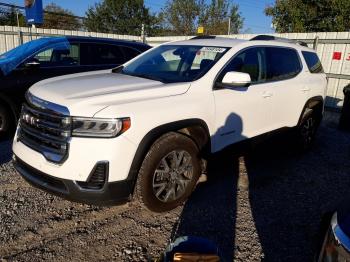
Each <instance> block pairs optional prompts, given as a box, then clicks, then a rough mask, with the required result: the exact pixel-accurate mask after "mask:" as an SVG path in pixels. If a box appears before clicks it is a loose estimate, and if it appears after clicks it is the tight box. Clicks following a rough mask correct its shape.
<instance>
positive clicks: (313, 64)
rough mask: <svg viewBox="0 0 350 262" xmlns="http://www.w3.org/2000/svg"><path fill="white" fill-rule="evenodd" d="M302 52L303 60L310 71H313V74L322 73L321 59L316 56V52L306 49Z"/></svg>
mask: <svg viewBox="0 0 350 262" xmlns="http://www.w3.org/2000/svg"><path fill="white" fill-rule="evenodd" d="M302 53H303V56H304V59H305V62H306V64H307V66H308V68H309V70H310V72H311V73H314V74H319V73H324V70H323V67H322V64H321V61H320V59H319V58H318V56H317V54H316V53H313V52H307V51H303V52H302Z"/></svg>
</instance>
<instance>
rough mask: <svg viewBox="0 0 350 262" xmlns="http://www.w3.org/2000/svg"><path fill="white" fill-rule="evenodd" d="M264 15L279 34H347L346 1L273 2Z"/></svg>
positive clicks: (349, 6)
mask: <svg viewBox="0 0 350 262" xmlns="http://www.w3.org/2000/svg"><path fill="white" fill-rule="evenodd" d="M265 14H266V15H268V16H271V17H272V21H273V25H274V27H275V29H276V31H277V32H279V33H288V32H326V31H328V32H329V31H336V32H340V31H349V30H350V19H349V17H350V1H349V0H276V1H275V3H274V5H272V6H269V7H267V8H266V9H265Z"/></svg>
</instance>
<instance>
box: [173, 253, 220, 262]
mask: <svg viewBox="0 0 350 262" xmlns="http://www.w3.org/2000/svg"><path fill="white" fill-rule="evenodd" d="M179 261H181V262H220V258H219V257H218V256H217V255H211V254H197V253H175V255H174V262H179Z"/></svg>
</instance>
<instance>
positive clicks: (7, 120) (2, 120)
mask: <svg viewBox="0 0 350 262" xmlns="http://www.w3.org/2000/svg"><path fill="white" fill-rule="evenodd" d="M13 127H14V119H13V116H12V113H11V111H10V110H8V109H7V107H5V106H3V105H1V104H0V138H7V137H9V135H10V133H11V131H12V130H13V129H14V128H13Z"/></svg>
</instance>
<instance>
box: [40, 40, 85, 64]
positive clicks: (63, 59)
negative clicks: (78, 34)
mask: <svg viewBox="0 0 350 262" xmlns="http://www.w3.org/2000/svg"><path fill="white" fill-rule="evenodd" d="M34 60H35V61H38V62H39V63H40V65H41V66H42V67H56V66H74V65H78V64H79V45H77V44H67V43H62V44H57V45H55V46H52V47H49V48H47V49H45V50H43V51H41V52H40V53H38V54H36V55H35V56H34Z"/></svg>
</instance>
